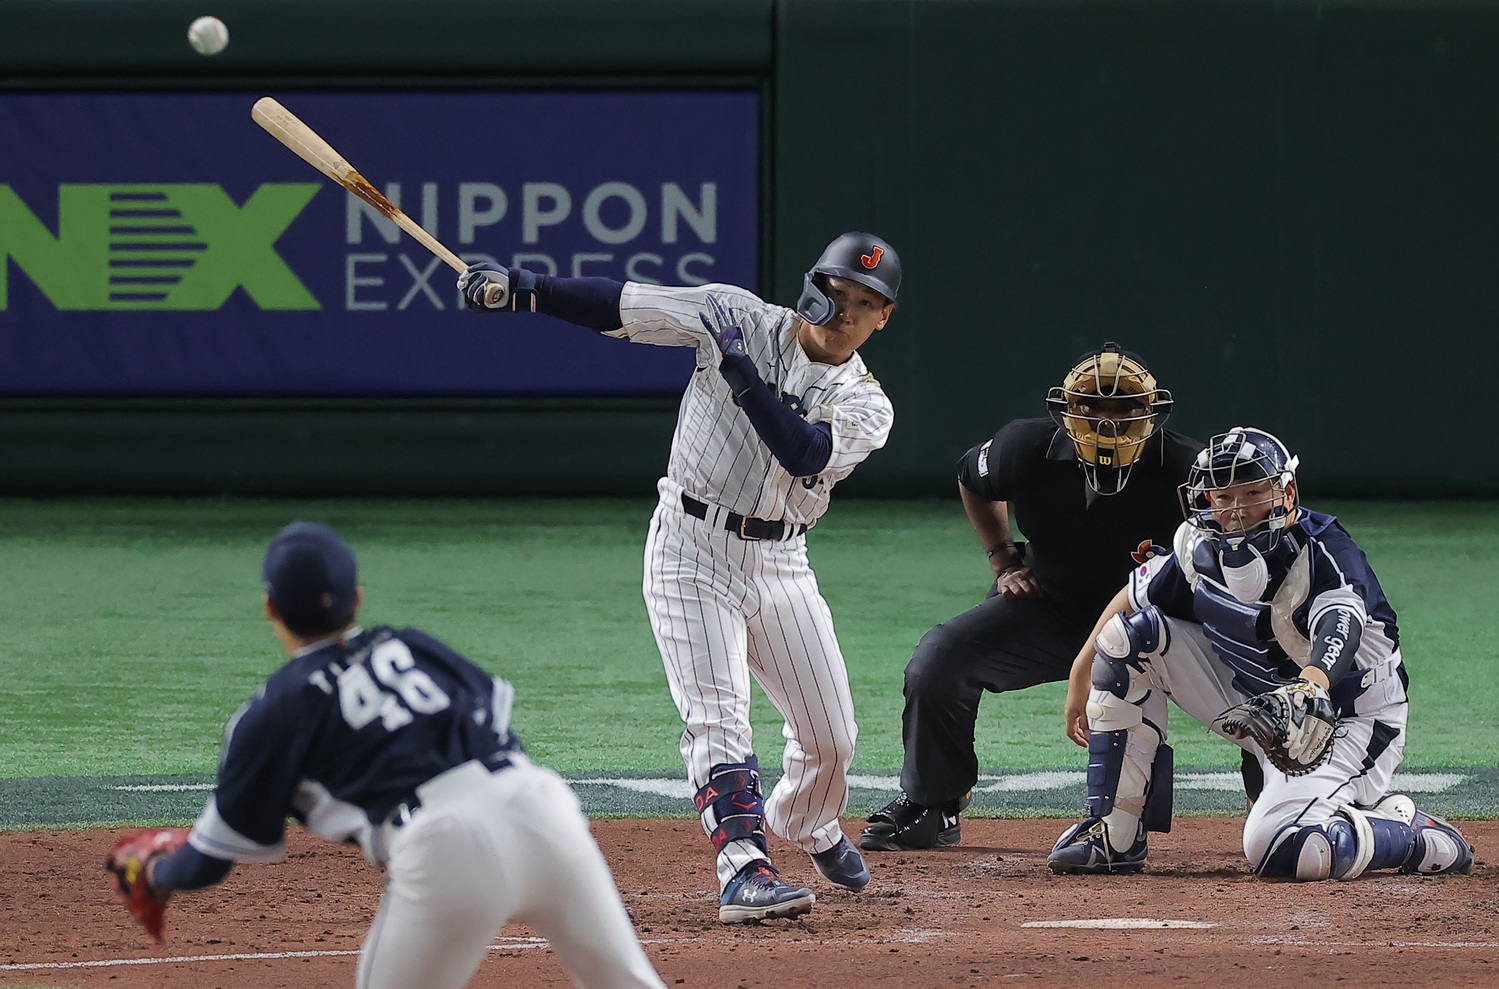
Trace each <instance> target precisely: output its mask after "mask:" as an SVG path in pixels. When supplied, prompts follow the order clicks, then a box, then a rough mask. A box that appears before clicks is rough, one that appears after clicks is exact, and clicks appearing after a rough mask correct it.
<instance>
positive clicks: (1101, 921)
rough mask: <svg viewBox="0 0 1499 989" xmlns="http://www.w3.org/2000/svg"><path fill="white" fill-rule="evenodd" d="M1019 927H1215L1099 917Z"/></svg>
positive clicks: (1203, 923)
mask: <svg viewBox="0 0 1499 989" xmlns="http://www.w3.org/2000/svg"><path fill="white" fill-rule="evenodd" d="M1020 926H1021V927H1086V928H1089V929H1092V930H1096V931H1129V930H1134V929H1136V928H1141V927H1149V928H1156V929H1159V928H1162V927H1178V928H1187V929H1189V930H1202V929H1203V928H1206V927H1217V926H1218V925H1217V924H1215V923H1211V922H1209V921H1206V920H1154V919H1152V918H1150V917H1099V918H1098V919H1097V920H1028V921H1026V922H1025V923H1023V924H1021V925H1020Z"/></svg>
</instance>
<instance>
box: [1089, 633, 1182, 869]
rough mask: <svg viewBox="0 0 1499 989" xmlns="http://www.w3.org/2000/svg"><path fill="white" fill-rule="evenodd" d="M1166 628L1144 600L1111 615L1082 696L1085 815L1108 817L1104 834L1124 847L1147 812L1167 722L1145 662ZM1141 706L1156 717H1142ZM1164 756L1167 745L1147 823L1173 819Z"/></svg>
mask: <svg viewBox="0 0 1499 989" xmlns="http://www.w3.org/2000/svg"><path fill="white" fill-rule="evenodd" d="M1168 635H1169V633H1168V632H1167V629H1166V625H1165V623H1164V622H1163V621H1162V620H1161V617H1160V613H1159V611H1157V610H1156V609H1155V608H1145V609H1142V610H1140V611H1137V612H1135V613H1134V614H1132V615H1130V616H1128V617H1125V616H1123V615H1115V616H1114V617H1113V618H1112V619H1110V620H1109V622H1108V623H1107V624H1106V625H1105V626H1104V630H1103V632H1102V633H1100V634H1099V636H1098V640H1097V642H1096V643H1095V645H1096V647H1097V652H1096V654H1095V655H1094V659H1093V670H1092V679H1093V691H1092V693H1091V694H1090V695H1089V697H1088V722H1089V726H1090V727H1091V729H1092V732H1091V734H1090V736H1089V739H1088V816H1089V817H1093V818H1099V819H1101V820H1103V821H1105V822H1107V825H1108V831H1109V833H1110V835H1112V836H1114V837H1115V839H1116V840H1117V841H1118V842H1119V845H1120V846H1122V847H1123V848H1126V849H1127V848H1130V847H1132V844H1130V843H1131V842H1133V839H1134V835H1135V831H1136V825H1137V824H1138V823H1139V822H1140V820H1141V818H1142V817H1145V816H1146V804H1147V795H1148V794H1150V793H1151V791H1152V789H1153V787H1152V785H1151V781H1152V778H1153V777H1154V775H1155V769H1156V766H1157V763H1158V762H1160V761H1161V757H1162V753H1161V747H1162V743H1163V742H1164V741H1165V733H1164V731H1162V729H1161V728H1160V727H1159V725H1161V724H1164V723H1165V722H1164V718H1163V715H1164V704H1165V702H1164V700H1163V699H1161V698H1159V697H1154V696H1153V693H1152V690H1151V688H1150V685H1149V681H1148V680H1147V679H1146V678H1145V663H1146V662H1147V661H1148V660H1149V659H1151V658H1153V657H1158V656H1160V654H1161V652H1162V651H1163V649H1164V646H1165V643H1166V642H1167V638H1168ZM1147 708H1149V709H1150V712H1151V714H1152V715H1154V716H1155V718H1156V719H1157V721H1152V720H1151V719H1150V718H1149V717H1147V715H1146V710H1147ZM1157 709H1160V710H1157ZM1170 759H1171V755H1170V750H1169V749H1166V750H1165V753H1164V762H1165V766H1166V770H1165V772H1166V775H1167V777H1168V779H1167V780H1166V781H1165V782H1164V783H1163V784H1162V786H1161V788H1159V789H1156V791H1155V792H1156V795H1157V796H1156V799H1155V800H1153V801H1150V803H1151V814H1150V815H1149V817H1150V821H1149V822H1148V824H1147V827H1149V828H1150V829H1151V830H1161V831H1165V830H1169V829H1170V826H1171V823H1170V822H1171V808H1170V802H1171V788H1170V780H1169V775H1170V772H1171V768H1170ZM1163 801H1164V803H1163Z"/></svg>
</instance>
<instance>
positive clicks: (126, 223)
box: [0, 183, 322, 310]
mask: <svg viewBox="0 0 1499 989" xmlns="http://www.w3.org/2000/svg"><path fill="white" fill-rule="evenodd" d="M319 188H320V186H319V184H317V183H266V184H264V185H262V186H260V188H258V189H256V190H255V194H254V195H252V196H251V197H250V199H249V201H248V202H246V203H245V204H244V205H243V206H236V205H235V204H234V200H232V199H230V198H229V196H228V194H227V193H225V192H224V190H223V189H222V188H221V187H219V186H218V185H212V184H207V183H202V184H199V183H193V184H188V183H182V184H170V185H61V186H59V187H58V190H57V201H58V205H57V236H55V237H54V236H53V235H52V232H51V231H50V230H48V229H47V227H46V225H45V224H43V223H42V222H41V221H40V220H38V219H37V218H36V214H34V213H33V212H31V210H30V209H29V208H28V207H27V206H26V204H25V203H23V202H22V201H21V199H20V197H19V196H17V195H16V194H15V192H14V191H13V190H12V189H11V187H10V186H8V185H0V310H3V309H5V308H6V307H7V304H8V294H7V284H6V268H7V265H6V263H5V258H6V256H7V255H8V256H9V257H12V258H14V259H15V262H16V264H17V265H18V266H19V267H20V269H21V270H22V271H24V272H25V273H26V274H27V275H28V276H29V277H30V278H31V280H32V281H33V282H34V283H36V287H37V288H38V289H40V290H41V291H42V293H43V294H44V295H46V296H47V298H48V299H50V300H52V304H53V305H54V306H56V307H57V308H58V309H74V310H77V309H218V308H219V307H220V306H222V305H223V304H224V301H225V300H226V299H228V298H229V294H230V293H231V292H233V291H234V290H235V288H237V287H238V286H241V285H243V286H244V289H245V291H246V292H248V293H249V295H250V298H251V299H253V300H254V301H255V304H256V305H258V306H259V307H260V308H262V309H321V308H322V307H321V306H320V305H318V301H317V299H315V298H313V295H312V293H311V292H309V291H308V290H307V286H305V285H303V284H302V282H301V280H300V279H299V278H297V276H296V274H295V273H293V272H292V270H291V269H290V268H288V267H287V265H286V262H285V261H283V260H282V259H281V256H280V255H279V254H277V253H276V249H275V247H274V245H275V243H276V238H278V237H280V236H281V234H282V233H284V232H285V231H286V228H287V227H289V226H291V223H292V221H293V220H295V219H296V218H297V216H298V215H299V214H301V212H302V210H303V209H304V208H305V207H306V206H307V204H308V202H310V201H311V200H312V197H313V195H314V194H316V193H317V191H318V189H319Z"/></svg>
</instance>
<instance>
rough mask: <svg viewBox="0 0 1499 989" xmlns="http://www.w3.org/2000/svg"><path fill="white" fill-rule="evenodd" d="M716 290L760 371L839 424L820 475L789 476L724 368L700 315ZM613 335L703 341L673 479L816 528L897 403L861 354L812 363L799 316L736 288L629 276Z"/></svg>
mask: <svg viewBox="0 0 1499 989" xmlns="http://www.w3.org/2000/svg"><path fill="white" fill-rule="evenodd" d="M710 294H711V295H714V296H716V297H718V299H719V300H720V301H721V302H722V303H723V304H724V305H725V306H726V307H727V308H729V309H731V310H732V311H733V312H734V313H735V315H736V316H738V317H739V320H740V327H741V329H742V331H743V333H744V342H745V347H746V349H747V350H748V352H749V356H750V357H751V358H752V359H753V360H754V362H755V367H756V368H757V369H758V370H759V372H760V377H761V378H763V379H764V380H765V382H766V383H767V384H768V385H769V386H770V388H771V390H772V391H774V392H775V393H776V394H777V395H778V396H780V397H781V400H782V401H785V402H788V403H789V402H794V403H795V405H794V406H793V407H795V408H797V409H798V411H800V412H802V414H803V415H805V417H806V418H807V421H809V422H826V423H827V424H828V425H829V427H830V428H831V429H832V438H833V452H832V456H831V457H830V458H829V459H828V463H827V466H826V467H824V468H823V469H822V472H821V473H820V474H818V475H816V476H815V477H806V478H797V477H792V476H791V475H790V474H789V473H787V472H786V470H785V469H784V468H782V467H781V465H780V464H779V463H778V462H777V461H776V459H775V458H774V457H773V456H772V455H771V453H770V450H769V448H768V447H766V445H765V443H764V442H763V441H761V439H760V437H759V435H758V434H757V433H756V432H755V427H754V426H753V425H751V424H750V421H749V418H748V417H747V416H746V415H745V414H744V412H743V411H741V410H740V409H739V407H738V406H736V405H735V404H734V402H733V401H732V399H731V398H730V396H729V386H728V384H727V383H726V382H725V381H724V380H723V378H722V376H721V375H719V374H718V371H717V367H718V361H719V352H718V345H717V344H716V343H715V342H714V340H713V337H712V335H711V334H710V333H709V332H708V331H707V329H706V328H704V326H703V323H702V320H701V319H700V318H699V313H702V312H705V311H706V310H707V308H708V306H707V299H708V296H709V295H710ZM619 314H620V319H621V322H622V323H623V324H624V325H623V326H622V327H621V328H620V329H618V330H615V331H613V332H612V333H610V334H609V335H610V336H616V337H627V338H628V339H630V340H631V341H634V342H636V343H650V344H658V345H662V346H673V347H696V348H697V372H696V373H695V374H693V376H692V381H691V382H690V383H689V384H688V386H687V391H686V393H685V394H684V395H683V396H682V407H681V411H680V412H679V413H678V415H677V428H676V432H675V433H674V434H673V436H672V442H671V459H670V461H669V462H668V465H667V471H666V474H667V477H668V478H670V479H671V480H673V481H675V482H676V483H677V484H680V485H681V486H682V488H683V490H685V491H687V492H688V493H689V494H691V495H693V496H694V497H696V498H698V499H699V500H701V501H705V502H709V503H712V504H717V505H722V506H723V507H724V508H727V509H729V510H730V511H734V512H738V513H739V514H741V515H754V516H757V517H759V518H764V519H786V520H787V521H788V522H793V523H805V524H807V525H811V524H813V523H815V522H816V521H817V519H818V518H820V517H821V516H822V514H823V512H825V511H827V508H828V498H829V496H830V495H831V494H832V490H833V485H834V484H836V483H837V482H839V481H841V480H842V479H843V478H845V477H847V476H848V475H849V474H851V473H852V472H853V469H854V468H855V467H857V466H858V465H859V463H860V462H861V461H863V460H864V458H865V457H867V456H869V454H870V453H871V452H872V451H874V450H878V449H879V448H880V447H882V446H884V445H885V440H886V439H887V438H888V437H889V435H890V426H891V424H892V423H893V422H894V419H895V410H894V409H893V408H892V407H891V405H890V400H889V399H888V398H886V397H885V393H884V391H883V390H882V389H881V388H880V383H879V382H878V381H876V380H875V379H874V377H873V375H871V374H870V373H869V371H868V370H867V369H866V368H865V366H864V361H863V360H862V359H861V358H860V357H859V355H858V354H857V353H856V354H854V355H853V356H852V357H850V358H849V359H848V360H847V361H845V362H844V363H842V364H839V365H837V366H833V365H830V364H819V363H816V362H814V361H812V360H811V359H810V358H808V357H807V355H806V354H805V353H804V352H803V351H802V348H801V345H800V344H799V343H798V342H797V339H796V314H795V313H793V312H792V311H791V310H789V309H785V308H782V307H781V306H773V305H770V304H769V303H766V302H763V301H761V300H760V299H759V298H758V297H756V296H755V295H754V294H752V293H750V292H747V291H745V290H744V289H742V288H735V287H734V286H731V285H717V284H715V285H699V286H695V287H692V288H675V287H664V286H659V285H642V284H640V283H637V282H626V283H625V288H624V292H623V293H622V294H621V296H620V301H619Z"/></svg>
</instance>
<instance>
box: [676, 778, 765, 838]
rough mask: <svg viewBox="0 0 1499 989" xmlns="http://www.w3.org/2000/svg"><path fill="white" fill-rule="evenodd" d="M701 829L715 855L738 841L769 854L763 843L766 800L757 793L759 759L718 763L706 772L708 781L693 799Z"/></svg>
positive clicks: (758, 789) (758, 788) (758, 787)
mask: <svg viewBox="0 0 1499 989" xmlns="http://www.w3.org/2000/svg"><path fill="white" fill-rule="evenodd" d="M692 802H693V804H694V805H696V807H697V812H698V815H699V816H701V817H702V819H703V830H704V831H706V832H707V834H708V840H709V841H711V842H713V850H714V851H715V852H718V851H722V850H723V846H724V845H727V844H728V843H729V842H731V841H737V840H739V839H741V838H745V839H748V840H750V841H753V842H754V843H755V844H756V845H757V846H758V847H759V849H760V851H762V852H764V853H766V854H767V855H768V854H769V853H770V846H769V844H768V843H767V842H766V840H765V800H764V798H763V797H762V796H761V794H760V760H758V759H756V758H755V757H754V756H750V757H749V758H748V759H747V760H745V761H744V762H721V763H719V764H718V765H716V766H714V767H713V768H712V769H710V770H708V782H706V783H704V784H703V785H702V786H701V787H700V788H699V789H698V791H697V793H696V794H695V795H694V796H693V798H692Z"/></svg>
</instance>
